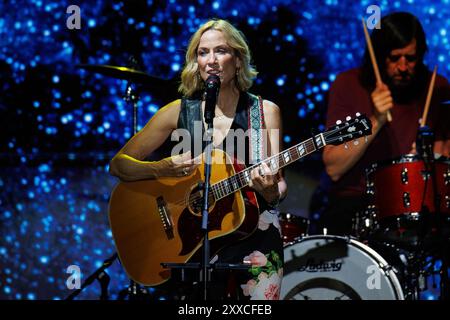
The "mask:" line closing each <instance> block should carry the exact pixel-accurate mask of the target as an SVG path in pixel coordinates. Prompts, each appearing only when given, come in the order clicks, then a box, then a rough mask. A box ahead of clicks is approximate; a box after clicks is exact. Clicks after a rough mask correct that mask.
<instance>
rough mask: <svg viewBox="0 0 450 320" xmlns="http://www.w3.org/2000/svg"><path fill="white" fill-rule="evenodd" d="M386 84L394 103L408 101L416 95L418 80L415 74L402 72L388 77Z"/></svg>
mask: <svg viewBox="0 0 450 320" xmlns="http://www.w3.org/2000/svg"><path fill="white" fill-rule="evenodd" d="M387 85H388V87H389V89H390V90H391V94H392V98H393V99H394V101H395V102H396V103H408V102H410V101H412V100H414V99H415V98H416V97H417V95H418V91H419V90H418V89H419V87H418V82H417V77H416V75H415V74H411V73H409V72H403V73H399V74H396V75H394V76H392V77H389V79H388V81H387Z"/></svg>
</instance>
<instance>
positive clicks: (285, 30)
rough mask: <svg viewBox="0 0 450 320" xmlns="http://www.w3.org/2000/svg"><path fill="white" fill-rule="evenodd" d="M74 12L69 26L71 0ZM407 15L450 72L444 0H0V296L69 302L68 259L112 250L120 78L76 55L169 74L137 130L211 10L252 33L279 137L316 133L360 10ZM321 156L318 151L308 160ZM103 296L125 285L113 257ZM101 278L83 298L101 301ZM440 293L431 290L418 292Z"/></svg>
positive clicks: (449, 18) (354, 57) (348, 62)
mask: <svg viewBox="0 0 450 320" xmlns="http://www.w3.org/2000/svg"><path fill="white" fill-rule="evenodd" d="M72 4H75V5H78V6H79V7H80V9H81V29H79V30H77V29H73V30H69V29H68V28H67V26H66V20H67V19H68V18H69V16H70V13H67V12H66V10H67V8H68V7H69V6H70V5H72ZM372 4H375V5H378V6H380V8H381V13H382V15H384V14H386V13H388V12H392V11H409V12H411V13H413V14H415V15H416V16H417V17H418V18H419V19H420V20H421V22H422V24H423V26H424V29H425V32H426V35H427V39H428V45H429V52H428V54H427V55H426V63H427V64H428V65H429V66H434V65H438V69H439V72H440V73H441V74H443V75H444V76H446V77H447V78H449V76H450V64H449V61H450V44H449V39H450V28H449V26H450V1H449V0H436V1H429V0H408V1H389V2H388V1H372V0H371V1H367V0H359V1H350V0H347V1H338V0H325V1H286V0H280V1H276V0H272V1H231V0H228V1H227V0H223V1H204V0H193V1H175V0H170V1H150V0H149V1H144V0H135V1H117V0H112V1H102V0H91V1H87V0H86V1H76V2H74V1H70V2H66V1H44V0H35V1H33V0H30V1H25V0H10V1H8V2H6V1H3V2H1V3H0V13H1V15H0V79H1V80H0V114H1V116H0V121H1V135H0V154H1V158H0V162H1V167H0V189H1V193H0V299H64V298H65V297H66V296H67V295H69V294H70V292H71V291H70V290H68V289H67V287H66V279H67V277H68V276H69V274H67V273H66V270H67V267H68V266H70V265H77V266H79V267H80V268H81V271H82V280H83V279H85V277H86V276H88V275H89V274H90V273H92V272H93V271H94V270H95V269H97V268H98V267H100V266H101V264H102V262H103V260H104V259H106V258H108V257H109V256H111V255H112V254H113V253H114V243H113V241H112V238H111V232H110V229H109V224H108V218H107V210H108V207H107V206H108V199H109V194H110V192H111V190H112V188H113V186H114V184H115V183H116V180H115V178H113V177H110V176H109V175H108V173H107V170H108V161H109V159H110V158H111V157H112V156H113V155H114V153H115V152H117V151H118V149H119V148H120V147H121V146H122V145H123V144H124V143H125V142H126V141H127V140H128V139H129V138H130V137H131V134H132V125H131V123H132V122H131V107H130V105H129V104H127V103H126V102H124V100H123V99H122V97H123V93H124V91H125V88H126V84H127V83H126V81H124V80H120V79H113V78H110V77H107V76H103V75H100V74H94V73H90V72H87V71H86V70H84V69H80V68H78V67H77V65H78V64H110V65H120V66H126V65H127V64H128V62H129V58H130V56H132V55H133V56H135V57H136V59H137V60H138V62H139V64H140V66H141V68H142V70H144V71H145V72H147V73H149V74H150V75H152V76H155V77H158V78H160V79H166V80H167V82H164V81H163V80H161V83H164V87H165V88H164V90H161V89H160V88H156V87H155V86H152V85H140V86H138V87H137V89H138V90H139V97H140V101H139V103H138V108H139V109H138V110H139V112H138V126H139V127H142V126H143V125H144V124H145V123H146V121H148V119H149V118H151V116H152V115H153V114H154V113H155V112H156V111H157V110H158V109H159V108H160V107H161V106H162V105H164V104H165V103H167V102H169V101H171V100H173V99H175V98H177V96H176V81H177V79H178V76H179V72H180V71H181V69H182V67H183V59H184V52H185V51H184V50H185V48H186V45H187V43H188V40H189V37H190V35H191V34H192V33H193V32H194V31H195V30H196V28H197V27H198V26H199V25H200V24H201V23H203V22H205V21H206V20H208V19H209V18H212V17H219V18H224V19H228V20H229V21H231V22H232V23H233V24H235V25H236V26H237V27H238V28H239V29H241V30H242V31H243V32H244V34H245V35H246V36H247V39H248V42H249V45H250V48H251V50H252V52H253V56H254V63H255V65H256V67H257V69H258V71H259V72H260V75H259V76H258V79H257V80H256V82H255V85H254V87H253V88H252V90H251V91H252V92H254V93H257V94H262V95H263V96H264V97H265V98H267V99H270V100H272V101H275V102H276V103H277V104H278V105H279V106H280V107H281V108H282V112H283V120H284V125H285V132H284V133H285V135H284V141H285V143H286V145H289V144H291V143H294V142H298V141H300V140H301V139H304V138H306V137H308V136H309V135H310V132H311V129H314V130H316V131H320V130H323V129H324V117H325V111H326V99H327V92H328V90H329V87H330V85H331V83H332V81H333V80H334V79H335V77H336V74H338V73H339V72H341V71H344V70H346V69H349V68H352V67H355V66H358V64H359V63H360V61H361V57H362V53H363V50H364V46H365V43H364V35H363V30H362V27H361V17H367V16H368V14H367V13H366V8H367V7H368V6H369V5H372ZM313 159H314V161H320V158H319V157H317V158H313ZM108 273H109V274H110V276H111V283H110V286H109V289H110V294H111V297H112V298H116V297H117V295H118V293H119V292H120V290H122V289H124V288H125V287H126V286H127V284H128V279H127V277H126V275H125V273H124V272H123V269H122V268H121V266H120V265H119V263H118V262H117V261H116V262H115V263H114V264H113V265H112V266H111V267H110V268H109V269H108ZM99 292H100V291H99V285H98V284H97V283H95V284H93V285H91V286H90V287H88V288H87V289H86V290H85V291H83V292H82V293H81V294H80V296H79V298H82V299H96V298H98V296H99ZM424 298H425V299H427V298H430V299H431V298H435V296H433V295H432V294H429V295H428V296H424Z"/></svg>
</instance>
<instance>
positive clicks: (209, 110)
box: [204, 74, 220, 124]
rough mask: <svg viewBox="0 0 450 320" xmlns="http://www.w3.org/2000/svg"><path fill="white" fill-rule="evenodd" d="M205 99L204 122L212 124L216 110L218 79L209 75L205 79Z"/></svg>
mask: <svg viewBox="0 0 450 320" xmlns="http://www.w3.org/2000/svg"><path fill="white" fill-rule="evenodd" d="M205 86H206V98H205V115H204V117H205V122H206V123H210V124H212V122H213V119H214V113H215V109H216V102H217V96H218V94H219V88H220V78H219V76H217V75H214V74H212V75H210V76H208V78H207V79H206V82H205Z"/></svg>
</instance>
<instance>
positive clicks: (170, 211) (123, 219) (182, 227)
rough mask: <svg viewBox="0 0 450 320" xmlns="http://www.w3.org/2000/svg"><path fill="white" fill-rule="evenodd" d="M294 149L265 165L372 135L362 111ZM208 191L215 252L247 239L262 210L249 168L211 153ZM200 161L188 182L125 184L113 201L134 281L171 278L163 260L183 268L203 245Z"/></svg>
mask: <svg viewBox="0 0 450 320" xmlns="http://www.w3.org/2000/svg"><path fill="white" fill-rule="evenodd" d="M337 123H338V124H337V125H335V126H334V127H332V128H330V129H328V130H327V131H325V132H323V133H320V134H317V135H315V136H313V137H311V138H309V139H307V140H305V141H303V142H301V143H299V144H297V145H295V146H293V147H290V148H289V149H286V150H284V151H282V152H280V153H278V154H276V155H274V156H271V157H270V158H267V159H265V160H263V162H265V163H266V164H267V165H268V166H269V168H270V169H271V170H273V171H276V170H277V169H278V168H282V167H284V166H286V165H288V164H290V163H293V162H294V161H297V160H298V159H300V158H303V157H305V156H307V155H309V154H311V153H312V152H314V151H316V150H319V149H321V148H323V147H324V146H325V145H329V144H331V145H339V144H342V143H345V142H347V141H351V140H354V139H356V138H359V137H363V136H367V135H370V134H371V130H372V126H371V122H370V120H369V119H367V117H365V116H363V115H359V114H357V116H356V118H354V119H351V118H349V117H347V119H346V121H344V122H340V121H338V122H337ZM212 160H213V161H212V169H211V178H210V182H211V185H210V193H209V195H208V196H209V203H210V208H209V219H208V236H209V238H210V240H211V241H210V252H211V254H212V253H217V252H218V251H219V250H220V249H221V248H223V247H224V246H225V245H227V244H230V243H232V242H234V241H237V240H241V239H244V238H245V237H248V236H249V235H250V234H252V233H253V231H255V230H256V228H257V226H258V218H259V208H258V203H257V200H256V195H255V193H254V191H253V190H252V189H251V188H249V187H248V183H249V181H250V171H251V170H253V169H254V168H256V167H258V166H259V165H260V164H261V163H258V164H255V165H253V166H251V167H249V168H245V167H244V166H243V165H239V164H237V163H233V162H232V161H231V159H230V157H229V156H228V154H226V153H225V152H223V151H222V150H219V149H214V150H213V155H212ZM203 170H204V166H203V164H200V165H199V166H198V167H197V168H196V170H194V172H192V173H191V174H190V175H189V176H186V177H181V178H180V177H162V178H158V179H152V180H141V181H134V182H119V183H118V184H117V185H116V186H115V188H114V190H113V191H112V194H111V198H110V202H109V221H110V225H111V230H112V234H113V238H114V241H115V245H116V248H117V253H118V255H119V258H120V260H121V262H122V265H123V267H124V269H125V271H126V273H127V275H128V277H129V278H130V279H132V280H133V281H135V282H137V283H139V284H142V285H146V286H155V285H158V284H161V283H163V282H165V281H166V280H168V279H169V278H170V269H165V268H163V267H162V266H161V263H163V262H166V263H167V262H168V263H185V262H188V261H189V260H191V258H193V257H194V255H195V257H194V258H196V256H198V255H199V254H200V253H201V250H198V249H199V248H200V247H201V246H202V240H203V231H202V229H201V222H202V216H201V212H202V192H203V188H202V181H203V180H204V171H203ZM192 260H194V259H192Z"/></svg>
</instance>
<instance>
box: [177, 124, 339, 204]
mask: <svg viewBox="0 0 450 320" xmlns="http://www.w3.org/2000/svg"><path fill="white" fill-rule="evenodd" d="M340 130H342V128H339V127H337V128H335V129H332V130H329V131H327V132H325V133H322V135H323V136H324V137H325V138H326V139H327V140H328V137H330V136H332V135H334V134H335V133H336V132H338V131H340ZM344 136H345V135H344ZM338 139H339V138H334V139H330V141H329V143H331V142H333V141H336V140H338ZM300 145H303V146H304V147H305V149H306V151H307V153H306V154H305V155H303V156H306V155H308V154H310V153H312V152H314V151H315V150H316V147H315V144H314V141H313V138H309V139H308V140H306V141H305V142H301V143H299V144H297V145H295V146H293V147H291V148H288V149H287V150H285V151H283V152H280V153H278V154H276V155H274V156H272V157H269V158H267V159H266V160H264V161H261V162H260V163H257V164H255V165H253V166H251V167H249V168H246V169H244V170H242V171H239V172H237V173H236V174H234V175H233V176H231V177H228V178H225V179H223V180H221V181H218V182H216V183H215V184H213V185H212V186H211V191H210V193H209V194H210V195H212V196H213V198H214V199H215V200H216V201H217V200H220V199H222V198H224V197H226V196H228V195H229V194H231V193H234V192H236V191H237V190H239V189H242V188H243V187H245V186H247V185H248V181H247V179H246V178H244V172H245V171H247V172H250V171H252V170H253V169H255V168H256V167H258V166H260V165H261V163H263V162H264V163H268V165H269V167H270V162H271V161H273V158H276V161H277V162H276V163H277V164H279V163H281V162H283V163H284V162H285V161H284V158H283V157H284V155H285V154H286V153H289V157H290V158H289V161H288V162H287V163H284V165H282V166H279V165H278V168H282V167H284V166H285V165H287V164H289V163H290V162H293V161H297V160H298V159H299V158H300V157H301V155H300V153H299V150H298V147H299V146H300ZM310 147H312V150H311V151H309V148H310ZM293 152H295V153H296V155H295V154H293ZM294 157H297V159H295V160H292V159H293V158H294ZM231 179H235V180H237V181H236V182H237V183H238V184H239V185H240V188H238V189H236V190H234V191H232V192H228V191H227V187H226V186H225V183H224V181H227V180H231ZM214 191H217V193H220V194H223V195H222V196H218V197H216V195H215V194H214ZM201 198H202V196H193V197H189V200H188V205H189V206H192V205H193V204H194V202H196V201H197V200H199V199H201ZM173 205H185V206H186V199H182V200H179V201H177V202H175V203H173ZM169 207H170V205H169Z"/></svg>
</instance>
